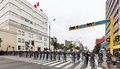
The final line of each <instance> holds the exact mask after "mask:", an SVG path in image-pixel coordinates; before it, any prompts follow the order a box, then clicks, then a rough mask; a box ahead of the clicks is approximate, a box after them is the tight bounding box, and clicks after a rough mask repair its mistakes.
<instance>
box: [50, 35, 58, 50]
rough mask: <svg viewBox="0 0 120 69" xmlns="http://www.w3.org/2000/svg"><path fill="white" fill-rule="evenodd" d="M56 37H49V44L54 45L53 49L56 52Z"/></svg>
mask: <svg viewBox="0 0 120 69" xmlns="http://www.w3.org/2000/svg"><path fill="white" fill-rule="evenodd" d="M57 44H58V43H57V38H56V37H53V38H51V45H53V47H54V51H55V50H56V52H57Z"/></svg>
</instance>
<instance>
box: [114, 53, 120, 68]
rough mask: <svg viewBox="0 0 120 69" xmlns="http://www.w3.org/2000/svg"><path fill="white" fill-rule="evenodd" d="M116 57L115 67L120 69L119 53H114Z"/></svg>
mask: <svg viewBox="0 0 120 69" xmlns="http://www.w3.org/2000/svg"><path fill="white" fill-rule="evenodd" d="M115 57H116V67H118V68H120V51H118V52H116V53H115Z"/></svg>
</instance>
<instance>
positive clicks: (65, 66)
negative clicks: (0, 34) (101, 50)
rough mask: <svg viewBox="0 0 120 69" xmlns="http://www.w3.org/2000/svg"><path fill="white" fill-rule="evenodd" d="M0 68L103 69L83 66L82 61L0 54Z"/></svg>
mask: <svg viewBox="0 0 120 69" xmlns="http://www.w3.org/2000/svg"><path fill="white" fill-rule="evenodd" d="M0 69H103V68H101V67H97V66H95V67H93V68H92V67H91V66H90V64H88V66H84V65H83V64H82V62H81V61H80V62H76V63H75V64H73V63H71V61H69V60H68V61H67V62H63V61H60V62H58V61H46V60H35V59H31V58H19V57H16V56H0Z"/></svg>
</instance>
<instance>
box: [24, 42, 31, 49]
mask: <svg viewBox="0 0 120 69" xmlns="http://www.w3.org/2000/svg"><path fill="white" fill-rule="evenodd" d="M29 44H30V43H29V42H28V41H25V48H26V51H27V50H28V48H29Z"/></svg>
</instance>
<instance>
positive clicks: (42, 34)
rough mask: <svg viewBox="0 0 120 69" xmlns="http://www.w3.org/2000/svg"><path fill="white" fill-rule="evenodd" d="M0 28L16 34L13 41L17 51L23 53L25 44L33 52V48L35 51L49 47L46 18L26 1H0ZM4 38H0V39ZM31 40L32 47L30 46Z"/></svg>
mask: <svg viewBox="0 0 120 69" xmlns="http://www.w3.org/2000/svg"><path fill="white" fill-rule="evenodd" d="M0 28H1V29H4V30H7V31H12V32H15V33H16V34H17V35H16V38H15V40H16V41H14V42H15V45H14V46H16V47H15V50H17V51H19V50H22V51H25V50H26V44H25V43H27V42H28V43H29V46H28V47H29V50H33V47H34V46H35V50H38V49H39V50H44V48H48V47H49V46H48V45H49V44H48V17H47V16H46V15H45V14H44V13H43V12H42V11H40V10H38V9H36V8H34V6H33V5H31V4H30V3H29V2H28V1H27V0H0ZM0 35H4V34H0ZM6 36H7V35H4V36H0V38H3V37H6ZM11 38H12V36H11ZM6 39H7V38H6ZM8 40H9V41H12V40H11V39H8ZM33 40H34V46H33V45H32V44H31V43H32V41H33ZM3 41H4V42H5V40H3ZM6 44H7V43H6ZM8 45H10V44H8ZM5 46H6V47H7V45H4V47H5Z"/></svg>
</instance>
